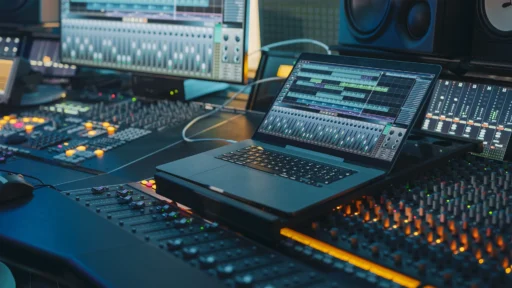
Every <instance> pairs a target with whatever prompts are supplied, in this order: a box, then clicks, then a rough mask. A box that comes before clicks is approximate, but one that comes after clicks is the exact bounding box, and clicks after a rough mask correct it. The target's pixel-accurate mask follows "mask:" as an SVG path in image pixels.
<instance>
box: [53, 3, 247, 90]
mask: <svg viewBox="0 0 512 288" xmlns="http://www.w3.org/2000/svg"><path fill="white" fill-rule="evenodd" d="M225 2H230V1H227V0H225V1H220V0H215V1H202V0H201V1H199V0H190V1H185V0H183V1H174V0H173V1H167V0H166V1H153V2H152V1H136V0H125V1H93V0H89V1H74V0H70V1H63V3H62V5H63V8H62V9H63V10H62V15H63V17H62V22H61V23H62V45H61V49H62V57H63V60H64V61H65V62H66V63H71V64H76V65H86V66H95V67H104V68H110V69H117V70H130V71H135V72H138V73H152V74H160V75H166V76H180V77H187V78H200V79H206V80H219V81H228V82H241V81H242V80H243V74H244V69H243V68H244V65H245V64H244V61H245V59H244V51H245V41H246V40H245V34H244V25H245V24H244V23H245V0H243V1H242V0H239V1H235V2H239V3H238V5H235V6H229V8H228V7H224V6H225V5H227V4H225ZM174 5H176V6H174ZM233 7H236V9H235V8H233ZM132 10H133V11H132ZM135 10H137V12H136V11H135Z"/></svg>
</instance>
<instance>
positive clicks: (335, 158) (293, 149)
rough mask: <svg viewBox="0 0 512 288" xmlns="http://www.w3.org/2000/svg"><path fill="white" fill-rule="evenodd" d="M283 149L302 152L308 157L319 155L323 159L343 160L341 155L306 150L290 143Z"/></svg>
mask: <svg viewBox="0 0 512 288" xmlns="http://www.w3.org/2000/svg"><path fill="white" fill-rule="evenodd" d="M285 149H288V150H292V151H294V152H298V153H302V154H306V155H308V156H310V157H319V158H324V159H327V160H331V161H336V162H345V159H343V158H341V157H336V156H332V155H329V154H324V153H320V152H315V151H311V150H306V149H302V148H299V147H295V146H291V145H286V147H285Z"/></svg>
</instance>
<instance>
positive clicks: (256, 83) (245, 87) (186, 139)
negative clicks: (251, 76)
mask: <svg viewBox="0 0 512 288" xmlns="http://www.w3.org/2000/svg"><path fill="white" fill-rule="evenodd" d="M284 80H286V79H284V78H281V77H271V78H266V79H261V80H258V81H254V82H252V83H250V84H247V85H245V86H244V87H242V88H241V89H240V90H239V91H238V92H236V93H235V94H233V96H231V97H230V98H229V99H228V100H227V101H226V102H224V104H222V105H221V106H220V107H217V108H215V109H214V110H212V111H210V112H208V113H206V114H204V115H201V116H199V117H196V118H195V119H193V120H192V121H190V122H189V123H188V124H187V126H185V128H183V131H182V132H181V137H182V138H183V140H185V141H186V142H189V143H192V142H203V141H224V142H228V143H237V142H236V141H235V140H228V139H221V138H203V139H190V138H188V137H187V135H186V133H187V130H188V129H189V128H190V127H192V125H194V124H195V123H197V122H198V121H199V120H202V119H204V118H207V117H210V116H211V115H213V114H215V113H217V112H219V111H220V110H222V109H224V108H225V107H226V106H227V105H229V103H231V102H233V100H235V99H236V97H238V96H239V95H240V94H242V92H244V91H245V89H247V88H250V87H252V86H255V85H259V84H262V83H266V82H273V81H284Z"/></svg>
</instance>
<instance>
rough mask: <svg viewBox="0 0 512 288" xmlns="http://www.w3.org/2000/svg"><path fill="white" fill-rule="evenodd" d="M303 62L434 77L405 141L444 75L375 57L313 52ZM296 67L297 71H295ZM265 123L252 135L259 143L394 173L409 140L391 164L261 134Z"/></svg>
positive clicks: (429, 67)
mask: <svg viewBox="0 0 512 288" xmlns="http://www.w3.org/2000/svg"><path fill="white" fill-rule="evenodd" d="M302 60H307V61H318V62H327V63H333V64H341V65H356V66H362V67H369V68H377V69H389V70H402V71H410V72H415V73H425V74H432V75H434V78H433V79H432V83H430V85H429V88H428V90H427V94H426V95H425V97H424V98H423V101H422V103H421V104H420V107H418V111H417V112H416V115H415V116H414V119H413V122H412V123H411V125H410V127H409V129H407V131H406V133H405V135H404V139H407V137H408V135H409V133H410V132H411V131H412V130H413V128H414V125H415V123H416V122H417V121H418V119H419V116H420V114H421V111H423V108H424V106H425V104H426V103H427V101H428V100H429V99H430V96H431V94H432V91H433V89H434V85H435V83H437V79H438V78H439V74H441V70H442V68H441V66H439V65H432V64H422V63H414V62H401V61H393V60H383V59H374V58H360V57H352V56H338V55H336V56H333V55H320V54H310V53H304V54H302V55H301V56H300V57H299V59H298V60H297V62H296V64H295V66H296V65H297V63H299V62H300V61H302ZM295 66H294V69H295ZM286 82H287V81H285V83H283V85H282V86H281V89H280V91H281V90H282V89H283V88H284V85H286ZM276 101H277V97H276V99H275V100H274V102H273V104H272V106H274V105H275V103H276ZM267 115H268V112H267V113H266V114H265V117H264V118H263V119H265V118H266V117H267ZM262 124H263V121H262V123H260V125H259V126H258V129H256V132H255V134H254V136H253V139H254V140H256V141H261V142H265V143H269V144H272V145H277V146H281V147H285V146H295V147H299V148H302V149H307V150H311V151H315V152H320V153H324V154H329V155H333V156H336V157H340V158H343V159H344V160H345V161H347V162H351V163H355V164H358V165H362V166H366V167H372V168H376V169H380V170H384V171H386V172H389V171H391V169H392V168H393V165H394V164H395V162H396V160H397V159H398V156H399V155H400V151H401V150H402V148H403V146H404V143H405V142H406V141H402V142H401V143H400V146H399V147H398V149H397V153H396V154H395V156H394V157H393V160H392V161H386V160H380V159H376V158H372V157H368V156H363V155H359V154H355V153H350V152H345V151H340V150H335V149H331V148H326V147H322V146H317V145H313V144H308V143H304V142H300V141H297V140H291V139H287V138H281V137H278V136H273V135H269V134H265V133H261V132H258V131H259V129H260V127H261V125H262Z"/></svg>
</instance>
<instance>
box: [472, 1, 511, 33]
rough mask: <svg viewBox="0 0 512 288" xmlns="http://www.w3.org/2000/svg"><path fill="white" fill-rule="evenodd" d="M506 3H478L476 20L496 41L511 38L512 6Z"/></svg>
mask: <svg viewBox="0 0 512 288" xmlns="http://www.w3.org/2000/svg"><path fill="white" fill-rule="evenodd" d="M508 3H509V2H507V1H497V0H492V1H489V0H488V1H485V0H479V1H478V7H477V12H478V18H479V20H480V23H481V24H482V26H483V28H484V29H485V30H487V33H489V34H490V35H491V36H494V37H495V38H497V39H510V38H512V16H510V15H512V5H505V4H508Z"/></svg>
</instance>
